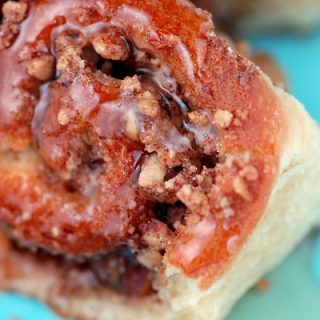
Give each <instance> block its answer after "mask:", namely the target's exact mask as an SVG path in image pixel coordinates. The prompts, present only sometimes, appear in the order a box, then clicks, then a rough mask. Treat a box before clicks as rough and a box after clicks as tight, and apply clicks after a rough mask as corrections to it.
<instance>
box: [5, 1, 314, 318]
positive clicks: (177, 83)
mask: <svg viewBox="0 0 320 320" xmlns="http://www.w3.org/2000/svg"><path fill="white" fill-rule="evenodd" d="M167 12H171V13H172V14H171V15H170V16H168V15H167ZM3 13H4V20H3V22H2V26H1V31H2V33H1V38H0V39H1V41H0V44H1V46H0V47H1V49H0V63H1V68H3V73H2V74H0V81H1V82H2V83H4V86H2V87H1V88H0V97H1V100H0V115H1V118H0V132H1V138H0V149H1V150H2V153H1V156H0V185H1V189H0V221H1V225H2V230H3V232H4V233H5V235H3V237H2V245H3V250H2V251H1V252H2V253H3V254H2V259H3V262H4V263H3V264H2V267H1V268H2V270H1V272H2V277H3V281H1V285H2V287H3V289H5V290H16V291H21V292H24V293H26V294H30V295H34V296H37V297H39V298H41V299H43V300H44V301H47V302H48V303H50V304H51V305H53V306H54V307H55V308H56V309H57V310H59V311H60V312H62V313H65V314H66V315H67V316H73V317H78V318H84V319H117V318H119V319H126V318H127V319H129V318H130V319H132V318H137V319H138V318H146V319H149V318H152V319H153V318H154V319H157V317H158V318H159V319H160V318H163V317H164V318H166V319H194V318H197V319H198V318H199V319H221V318H222V317H223V316H224V315H225V314H226V313H227V312H228V310H229V309H230V308H231V307H232V305H233V303H234V302H235V301H236V300H237V299H238V298H239V297H240V296H241V294H242V293H243V292H244V291H246V290H247V289H248V288H249V287H250V286H251V285H252V284H253V283H254V282H255V281H256V280H258V278H259V277H260V276H261V275H262V274H263V273H264V272H266V271H268V270H269V269H270V268H271V267H272V266H273V265H274V264H276V263H277V262H278V261H279V260H280V259H281V258H282V257H283V256H284V255H285V254H286V253H287V252H288V251H289V250H290V249H291V248H292V247H293V246H294V245H295V244H296V243H297V241H299V240H300V239H301V237H302V236H303V235H304V234H305V233H306V232H307V231H308V230H309V229H310V228H311V227H312V225H313V224H315V222H316V220H318V219H319V214H318V213H317V212H316V208H317V207H318V206H319V200H318V199H317V197H316V195H317V192H318V191H319V188H320V185H319V182H318V181H320V180H319V179H318V178H319V175H320V172H319V170H320V169H319V166H318V165H317V163H316V160H317V159H318V156H319V152H320V151H319V149H320V148H319V141H320V139H319V135H320V134H319V129H318V127H317V126H316V124H315V123H314V122H313V121H312V120H311V119H310V117H309V116H308V115H307V113H306V112H305V111H304V109H303V107H302V106H301V105H300V104H299V103H298V102H297V101H296V100H295V99H294V98H292V97H290V96H289V95H288V94H287V93H285V92H284V91H283V90H282V89H279V88H277V87H276V86H274V85H273V84H272V82H271V80H270V79H269V78H268V77H267V76H265V75H264V74H263V72H262V71H261V70H260V69H259V68H258V67H256V66H255V65H254V64H253V63H251V62H250V61H249V60H247V59H246V58H244V57H242V56H241V55H240V54H239V53H237V52H236V51H234V49H233V48H231V47H230V46H229V45H228V44H227V43H226V42H225V41H224V40H223V39H221V38H220V37H219V36H217V35H216V34H215V31H214V27H213V24H212V22H211V18H210V15H209V14H208V13H207V12H205V11H202V10H200V9H197V8H195V7H194V6H193V5H192V4H191V3H189V2H188V1H179V2H176V1H173V0H166V1H153V2H146V3H144V2H142V1H138V0H135V1H129V0H128V1H93V0H92V1H80V0H79V1H75V2H72V3H71V2H64V1H60V0H51V1H46V2H44V1H38V2H33V1H20V2H11V1H9V2H7V3H6V4H4V6H3ZM177 26H179V28H177ZM9 58H10V59H9ZM8 61H10V63H9V62H8ZM311 190H312V192H311ZM304 199H306V201H304ZM284 230H285V231H286V232H287V235H286V237H284V239H282V240H281V241H280V239H281V237H283V232H284ZM7 238H10V239H13V240H14V241H15V242H16V243H17V245H18V247H23V248H25V249H24V250H22V249H17V247H16V246H13V245H12V244H10V241H9V240H8V239H7ZM27 250H31V251H32V252H34V253H30V252H28V251H27ZM38 250H40V253H39V252H38V253H36V252H37V251H38ZM42 251H44V252H45V253H43V252H42ZM266 253H268V254H266ZM97 265H98V266H99V267H98V268H97ZM1 268H0V269H1ZM35 275H37V276H35ZM40 275H41V279H40ZM42 277H43V278H42ZM35 283H36V285H34V284H35Z"/></svg>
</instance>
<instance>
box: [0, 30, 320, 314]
mask: <svg viewBox="0 0 320 320" xmlns="http://www.w3.org/2000/svg"><path fill="white" fill-rule="evenodd" d="M250 42H251V43H252V45H253V47H254V49H255V50H258V51H267V52H270V53H272V54H273V56H274V57H275V58H276V59H277V61H278V62H279V64H280V65H281V66H282V68H283V69H284V71H285V73H286V75H287V78H288V79H289V86H290V90H291V91H292V92H293V93H294V95H295V96H296V97H297V98H299V99H300V100H301V101H302V102H303V103H304V104H305V105H306V106H307V108H308V110H309V112H310V113H311V114H312V116H313V117H314V118H315V119H317V120H318V121H319V122H320V30H318V31H316V32H314V33H310V34H304V35H285V34H283V35H277V36H265V37H255V38H251V39H250ZM319 161H320V159H319ZM319 196H320V195H319ZM267 278H268V279H269V280H270V282H271V288H270V289H269V290H267V291H264V292H259V291H257V290H255V289H252V290H251V291H250V292H249V293H248V294H247V295H246V296H245V297H244V298H243V299H242V300H241V301H240V302H239V303H238V305H237V306H236V307H235V309H234V312H233V313H232V315H231V316H229V317H228V319H227V320H320V236H317V235H316V233H314V234H312V235H310V236H309V237H308V238H307V239H306V240H305V241H304V242H303V243H302V244H301V245H299V246H298V248H297V249H296V250H295V251H294V252H293V253H292V254H291V255H290V256H289V257H288V258H287V259H286V260H285V261H284V262H283V263H282V264H281V265H280V266H278V267H277V268H276V269H275V270H274V271H273V272H272V273H271V274H270V275H268V276H267ZM12 316H16V317H19V320H58V317H57V316H55V315H54V314H53V313H52V312H51V311H50V310H49V309H48V308H47V307H45V306H43V305H42V304H41V303H39V302H37V301H35V300H33V299H29V298H26V297H22V296H19V295H16V294H0V320H9V319H10V317H12ZM141 320H151V319H141ZM164 320H165V319H164ZM195 320H197V319H195Z"/></svg>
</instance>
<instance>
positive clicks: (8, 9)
mask: <svg viewBox="0 0 320 320" xmlns="http://www.w3.org/2000/svg"><path fill="white" fill-rule="evenodd" d="M27 10H28V5H27V4H26V3H25V2H16V1H7V2H5V3H4V4H3V6H2V13H3V16H4V17H5V18H6V19H8V20H10V21H12V22H15V23H19V22H21V21H22V20H23V19H24V18H25V17H26V13H27Z"/></svg>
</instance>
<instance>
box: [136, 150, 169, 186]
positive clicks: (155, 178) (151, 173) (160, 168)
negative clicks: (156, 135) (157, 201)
mask: <svg viewBox="0 0 320 320" xmlns="http://www.w3.org/2000/svg"><path fill="white" fill-rule="evenodd" d="M165 175H166V168H165V166H164V165H163V164H162V163H161V162H160V160H159V158H158V156H157V154H155V153H154V154H152V155H151V156H150V157H148V158H147V159H146V160H145V161H144V163H143V165H142V168H141V173H140V176H139V186H140V187H151V186H154V185H156V184H158V183H162V182H163V180H164V177H165Z"/></svg>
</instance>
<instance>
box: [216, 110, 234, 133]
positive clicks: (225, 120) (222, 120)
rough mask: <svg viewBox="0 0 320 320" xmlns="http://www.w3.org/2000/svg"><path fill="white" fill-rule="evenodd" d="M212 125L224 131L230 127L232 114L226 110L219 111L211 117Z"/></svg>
mask: <svg viewBox="0 0 320 320" xmlns="http://www.w3.org/2000/svg"><path fill="white" fill-rule="evenodd" d="M213 120H214V124H215V125H217V126H218V127H219V128H222V129H226V128H228V127H229V126H230V124H231V122H232V120H233V114H232V113H231V112H230V111H228V110H222V109H219V110H217V111H216V113H215V114H214V117H213Z"/></svg>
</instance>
